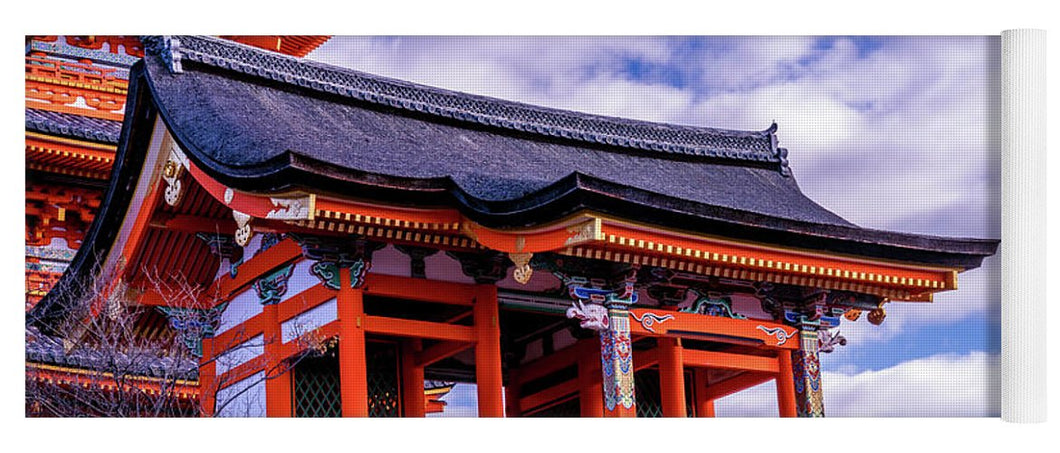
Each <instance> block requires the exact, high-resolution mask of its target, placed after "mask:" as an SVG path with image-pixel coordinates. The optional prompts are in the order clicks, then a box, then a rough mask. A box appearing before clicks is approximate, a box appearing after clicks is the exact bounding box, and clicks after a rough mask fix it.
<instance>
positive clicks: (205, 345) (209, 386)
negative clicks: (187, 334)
mask: <svg viewBox="0 0 1060 453" xmlns="http://www.w3.org/2000/svg"><path fill="white" fill-rule="evenodd" d="M213 358H214V356H213V339H212V338H203V339H202V359H200V360H199V404H202V415H203V416H204V417H213V415H214V413H213V412H214V404H215V401H216V398H217V387H216V386H217V382H216V381H215V379H216V376H217V364H216V362H214V361H213Z"/></svg>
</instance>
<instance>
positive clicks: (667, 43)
mask: <svg viewBox="0 0 1060 453" xmlns="http://www.w3.org/2000/svg"><path fill="white" fill-rule="evenodd" d="M999 51H1000V40H999V38H997V37H969V36H960V37H885V38H880V37H629V38H622V37H607V38H598V37H559V38H557V37H516V38H512V37H507V38H492V37H374V38H369V37H336V38H333V39H332V40H331V41H330V42H328V43H327V44H325V45H324V46H322V47H321V48H320V49H318V50H317V51H315V52H314V53H312V54H310V55H309V58H312V59H315V60H319V61H323V62H327V63H332V64H337V65H340V66H345V67H349V68H353V69H358V70H363V71H367V72H372V73H375V74H380V75H385V76H391V77H396V78H400V79H405V80H410V81H415V82H420V83H424V84H428V85H434V86H439V87H444V88H448V89H453V90H459V91H465V92H471V93H477V94H483V95H488V96H494V97H499V98H504V99H510V100H515V101H522V102H528V103H532V104H538V105H545V106H550V107H556V108H563V109H570V110H577V111H583V112H589V113H596V114H603V115H613V116H620V117H628V118H636V119H642V120H649V121H660V122H667V123H677V124H688V125H699V126H710V127H719V128H730V129H743V130H761V129H765V128H767V127H768V126H769V125H770V123H771V122H773V121H776V122H777V123H778V125H779V130H778V133H777V135H778V138H779V140H780V146H783V147H786V148H788V150H789V160H790V162H791V167H792V170H793V171H794V174H795V177H796V179H797V180H798V182H799V185H800V186H801V188H802V190H803V191H804V192H805V193H806V194H807V195H809V196H810V197H811V198H813V199H814V200H816V201H817V202H818V203H820V204H821V205H823V206H825V207H827V208H829V209H831V210H832V211H834V212H836V213H838V214H839V215H841V216H843V217H844V218H846V219H847V220H850V221H852V222H854V223H856V224H858V225H861V226H864V227H869V228H877V229H884V230H894V231H903V232H910V233H923V234H934V235H943V236H963V237H978V238H999V237H1000V201H999V199H1000V192H999V188H1000V166H999V155H1000V152H999V142H998V139H997V129H996V125H998V124H999V109H998V102H997V101H998V94H999V93H1000V87H999V84H998V77H999V67H1000V64H999V62H1000V53H999ZM998 263H999V259H998V257H997V256H994V257H991V258H987V260H986V261H985V262H984V265H983V267H982V268H980V269H977V270H974V271H970V272H967V273H964V274H962V275H961V277H960V289H959V290H957V291H954V292H949V293H943V294H939V295H937V296H936V298H935V303H933V304H911V303H910V304H889V305H888V306H887V313H888V317H887V320H886V321H885V322H884V323H883V325H881V326H872V325H871V324H868V323H867V322H864V321H862V322H858V323H847V324H845V325H843V326H842V327H840V330H841V332H842V334H843V335H844V336H846V337H847V339H848V340H849V342H848V345H847V346H846V347H844V348H841V349H839V350H838V352H835V353H832V354H823V355H822V359H821V361H822V366H823V369H824V377H823V379H824V388H825V409H826V412H827V413H828V415H829V416H998V415H999V413H1000V405H999V399H998V395H999V393H1000V392H999V390H998V388H999V382H998V376H999V370H998V361H999V359H998V354H999V351H1000V340H999V338H1000V291H999V288H1000V284H999V279H1000V273H999V268H998ZM474 397H475V391H474V387H473V386H471V385H458V386H457V388H456V389H454V391H453V393H451V394H450V395H449V396H448V397H447V398H446V400H447V401H449V407H448V408H447V409H446V412H448V413H450V414H453V415H474V413H475V408H474V406H475V403H474ZM717 412H718V415H719V416H757V415H776V414H777V409H776V396H775V393H774V387H773V384H772V383H768V384H764V385H761V386H759V387H756V388H754V389H751V390H749V391H746V392H742V393H740V394H737V395H734V396H731V397H728V398H725V399H722V400H719V401H718V403H717Z"/></svg>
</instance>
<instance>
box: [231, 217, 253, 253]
mask: <svg viewBox="0 0 1060 453" xmlns="http://www.w3.org/2000/svg"><path fill="white" fill-rule="evenodd" d="M232 217H233V218H235V219H236V232H235V237H236V244H239V246H240V247H246V246H247V244H249V243H250V238H251V237H252V236H254V231H253V230H251V229H250V215H248V214H243V213H242V212H239V211H236V210H235V209H233V210H232Z"/></svg>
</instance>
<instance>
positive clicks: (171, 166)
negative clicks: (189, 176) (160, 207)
mask: <svg viewBox="0 0 1060 453" xmlns="http://www.w3.org/2000/svg"><path fill="white" fill-rule="evenodd" d="M186 160H187V157H185V156H184V155H183V153H181V152H180V150H179V149H177V147H175V146H174V147H173V148H171V149H170V151H169V157H168V158H167V159H166V165H165V167H163V168H162V179H163V180H164V181H165V182H166V188H165V190H163V193H162V198H163V199H164V200H165V201H166V204H168V205H170V206H176V205H178V204H180V201H181V200H182V199H183V198H184V183H183V181H182V177H183V176H184V170H185V168H187V164H186Z"/></svg>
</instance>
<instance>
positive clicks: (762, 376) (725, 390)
mask: <svg viewBox="0 0 1060 453" xmlns="http://www.w3.org/2000/svg"><path fill="white" fill-rule="evenodd" d="M773 377H774V375H773V374H770V373H760V372H754V371H747V372H743V373H740V374H739V375H736V376H733V377H731V378H728V379H726V380H724V381H721V382H718V383H716V384H712V385H710V386H709V387H707V392H706V399H708V400H716V399H718V398H722V397H726V396H729V395H732V394H733V393H736V392H739V391H742V390H746V389H749V388H751V387H754V386H756V385H758V384H761V383H763V382H767V381H769V380H770V379H773Z"/></svg>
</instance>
